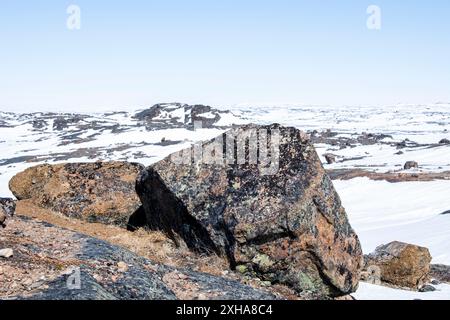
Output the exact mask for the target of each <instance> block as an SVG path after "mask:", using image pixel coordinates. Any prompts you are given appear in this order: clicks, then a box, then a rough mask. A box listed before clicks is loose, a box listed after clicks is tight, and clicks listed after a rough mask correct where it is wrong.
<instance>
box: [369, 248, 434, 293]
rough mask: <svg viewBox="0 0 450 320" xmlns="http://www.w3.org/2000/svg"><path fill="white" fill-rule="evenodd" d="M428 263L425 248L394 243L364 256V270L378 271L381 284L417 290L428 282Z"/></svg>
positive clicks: (428, 255)
mask: <svg viewBox="0 0 450 320" xmlns="http://www.w3.org/2000/svg"><path fill="white" fill-rule="evenodd" d="M430 262H431V255H430V252H429V251H428V249H427V248H424V247H419V246H416V245H412V244H408V243H403V242H398V241H395V242H391V243H389V244H387V245H382V246H380V247H378V248H377V249H376V250H375V252H373V253H371V254H369V255H367V256H365V270H367V269H372V270H373V269H375V268H376V269H377V270H379V276H380V280H381V282H382V283H383V282H385V283H386V284H388V285H392V286H395V287H403V288H410V289H416V290H417V289H419V288H420V287H421V286H422V285H424V284H425V283H426V282H427V281H428V280H429V275H430Z"/></svg>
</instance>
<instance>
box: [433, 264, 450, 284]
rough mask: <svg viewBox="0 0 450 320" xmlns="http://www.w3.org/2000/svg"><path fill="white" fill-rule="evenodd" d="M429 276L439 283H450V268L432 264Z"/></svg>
mask: <svg viewBox="0 0 450 320" xmlns="http://www.w3.org/2000/svg"><path fill="white" fill-rule="evenodd" d="M430 276H431V277H432V278H433V279H435V280H437V281H439V282H443V283H450V266H446V265H443V264H432V265H431V272H430Z"/></svg>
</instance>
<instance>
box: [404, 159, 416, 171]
mask: <svg viewBox="0 0 450 320" xmlns="http://www.w3.org/2000/svg"><path fill="white" fill-rule="evenodd" d="M413 168H414V169H417V168H419V164H418V163H417V162H416V161H408V162H406V163H405V166H404V169H405V170H409V169H413Z"/></svg>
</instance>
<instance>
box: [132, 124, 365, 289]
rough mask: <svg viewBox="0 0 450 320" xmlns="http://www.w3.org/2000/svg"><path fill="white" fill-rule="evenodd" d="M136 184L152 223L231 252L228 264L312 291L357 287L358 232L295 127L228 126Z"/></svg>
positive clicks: (203, 246) (197, 246) (199, 245)
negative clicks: (354, 229) (217, 135)
mask: <svg viewBox="0 0 450 320" xmlns="http://www.w3.org/2000/svg"><path fill="white" fill-rule="evenodd" d="M259 146H261V147H259ZM199 150H202V151H203V152H202V155H201V156H199V154H200V153H199ZM191 155H193V157H192V158H191ZM136 191H137V192H138V194H139V197H140V198H141V201H142V203H143V209H144V211H145V215H146V218H147V224H148V226H149V227H150V228H152V229H158V230H163V231H165V232H166V233H167V234H168V235H169V236H171V237H172V238H173V239H174V240H176V241H181V240H184V242H185V243H186V244H187V245H188V246H189V247H190V248H192V249H194V250H198V251H203V252H207V253H216V254H219V255H223V256H227V257H228V259H229V261H230V265H231V267H232V268H237V269H238V270H239V271H243V272H245V273H248V274H250V275H254V276H257V277H259V278H261V279H264V280H266V281H271V282H272V283H281V284H286V285H288V286H290V287H292V288H294V289H295V290H296V291H297V292H298V293H303V294H306V293H308V294H313V295H315V296H317V297H318V298H326V297H336V296H341V295H345V294H348V293H351V292H353V291H354V290H355V289H356V288H357V285H358V280H359V276H360V267H361V264H362V252H361V246H360V243H359V240H358V237H357V235H356V234H355V232H354V231H353V229H352V227H351V226H350V224H349V222H348V219H347V215H346V212H345V210H344V208H343V207H342V205H341V201H340V198H339V196H338V194H337V193H336V191H335V189H334V187H333V184H332V181H331V180H330V178H329V177H328V176H327V174H326V173H325V171H324V169H323V167H322V164H321V161H320V159H319V157H318V155H317V153H316V151H315V149H314V147H313V146H312V144H311V143H310V141H309V137H308V136H306V135H305V134H304V133H303V132H301V131H299V130H297V129H295V128H285V127H280V126H279V125H272V126H254V125H248V126H244V127H241V128H235V129H232V130H230V131H229V132H227V133H225V134H224V135H222V136H219V137H217V138H216V139H214V140H212V141H209V142H205V143H201V144H198V145H196V146H193V148H192V149H187V150H183V151H181V152H178V153H176V154H174V155H172V156H170V157H168V158H166V159H164V160H162V161H160V162H158V163H156V164H155V165H153V166H150V167H148V168H147V169H146V170H144V171H143V172H142V173H141V175H140V176H139V177H138V180H137V184H136Z"/></svg>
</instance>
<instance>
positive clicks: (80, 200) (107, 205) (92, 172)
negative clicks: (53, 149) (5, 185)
mask: <svg viewBox="0 0 450 320" xmlns="http://www.w3.org/2000/svg"><path fill="white" fill-rule="evenodd" d="M142 169H143V166H142V165H140V164H137V163H127V162H96V163H69V164H58V165H48V164H44V165H39V166H36V167H32V168H29V169H27V170H25V171H24V172H21V173H19V174H17V175H15V176H14V177H13V178H12V179H11V181H10V183H9V188H10V190H11V192H12V193H13V194H14V196H15V197H16V198H17V199H19V200H24V199H32V200H33V202H34V203H35V204H36V205H38V206H40V207H43V208H48V209H52V210H53V211H56V212H60V213H62V214H64V215H65V216H68V217H73V218H79V219H82V220H86V221H89V222H102V223H106V224H115V225H120V226H123V227H125V226H126V225H127V223H128V219H129V217H130V216H131V215H132V214H133V213H134V212H135V210H136V209H138V208H139V206H140V201H139V198H138V196H137V195H136V192H135V189H134V185H135V180H136V177H137V175H138V174H139V172H140V171H141V170H142Z"/></svg>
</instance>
